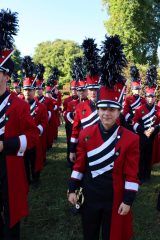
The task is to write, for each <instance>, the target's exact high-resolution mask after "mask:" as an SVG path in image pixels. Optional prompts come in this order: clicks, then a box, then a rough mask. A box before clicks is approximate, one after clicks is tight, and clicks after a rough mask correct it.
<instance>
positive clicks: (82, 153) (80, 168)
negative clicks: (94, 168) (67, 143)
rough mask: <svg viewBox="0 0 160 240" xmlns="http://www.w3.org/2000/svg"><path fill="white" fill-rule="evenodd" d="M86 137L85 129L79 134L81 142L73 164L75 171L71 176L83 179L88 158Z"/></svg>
mask: <svg viewBox="0 0 160 240" xmlns="http://www.w3.org/2000/svg"><path fill="white" fill-rule="evenodd" d="M84 139H85V137H84V134H83V131H82V132H81V133H80V135H79V142H78V145H77V148H76V161H75V163H74V166H73V171H72V175H71V178H74V179H76V180H82V178H83V174H84V173H85V170H86V158H87V152H86V146H85V144H86V143H85V140H84Z"/></svg>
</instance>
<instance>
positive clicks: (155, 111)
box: [133, 104, 160, 134]
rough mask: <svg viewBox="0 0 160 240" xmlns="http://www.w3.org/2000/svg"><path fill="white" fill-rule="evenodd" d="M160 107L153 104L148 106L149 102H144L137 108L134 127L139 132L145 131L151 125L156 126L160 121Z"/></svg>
mask: <svg viewBox="0 0 160 240" xmlns="http://www.w3.org/2000/svg"><path fill="white" fill-rule="evenodd" d="M159 113H160V108H159V107H158V106H156V105H153V106H152V108H148V107H147V104H143V105H142V106H140V107H139V108H137V109H136V111H135V115H134V118H133V129H134V131H135V132H137V133H140V134H141V133H143V132H144V131H145V130H147V129H148V128H150V127H154V126H156V125H157V124H159V122H160V114H159Z"/></svg>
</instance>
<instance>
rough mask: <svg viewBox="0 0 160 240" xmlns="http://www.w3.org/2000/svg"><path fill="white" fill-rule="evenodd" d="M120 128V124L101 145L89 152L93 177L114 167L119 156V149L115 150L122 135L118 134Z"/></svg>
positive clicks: (89, 162)
mask: <svg viewBox="0 0 160 240" xmlns="http://www.w3.org/2000/svg"><path fill="white" fill-rule="evenodd" d="M118 130H119V126H118V127H117V128H116V130H115V131H114V133H113V134H112V135H111V136H110V137H109V139H108V140H107V141H105V142H104V143H103V144H102V145H101V146H99V147H98V148H96V149H93V150H91V151H89V152H87V159H88V164H89V169H90V171H91V174H92V177H93V178H95V177H97V176H98V175H101V174H103V173H105V172H107V171H110V170H112V169H113V167H114V161H115V159H116V158H117V157H118V156H119V151H116V150H115V146H116V143H117V141H118V140H119V139H120V137H121V136H120V135H118Z"/></svg>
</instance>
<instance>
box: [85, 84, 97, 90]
mask: <svg viewBox="0 0 160 240" xmlns="http://www.w3.org/2000/svg"><path fill="white" fill-rule="evenodd" d="M86 88H87V89H93V88H94V89H99V85H97V84H90V85H87V86H86Z"/></svg>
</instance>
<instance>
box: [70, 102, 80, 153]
mask: <svg viewBox="0 0 160 240" xmlns="http://www.w3.org/2000/svg"><path fill="white" fill-rule="evenodd" d="M79 133H80V116H79V106H78V105H77V107H76V110H75V116H74V122H73V127H72V135H71V143H70V151H71V152H75V151H76V145H77V143H78V137H79Z"/></svg>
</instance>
